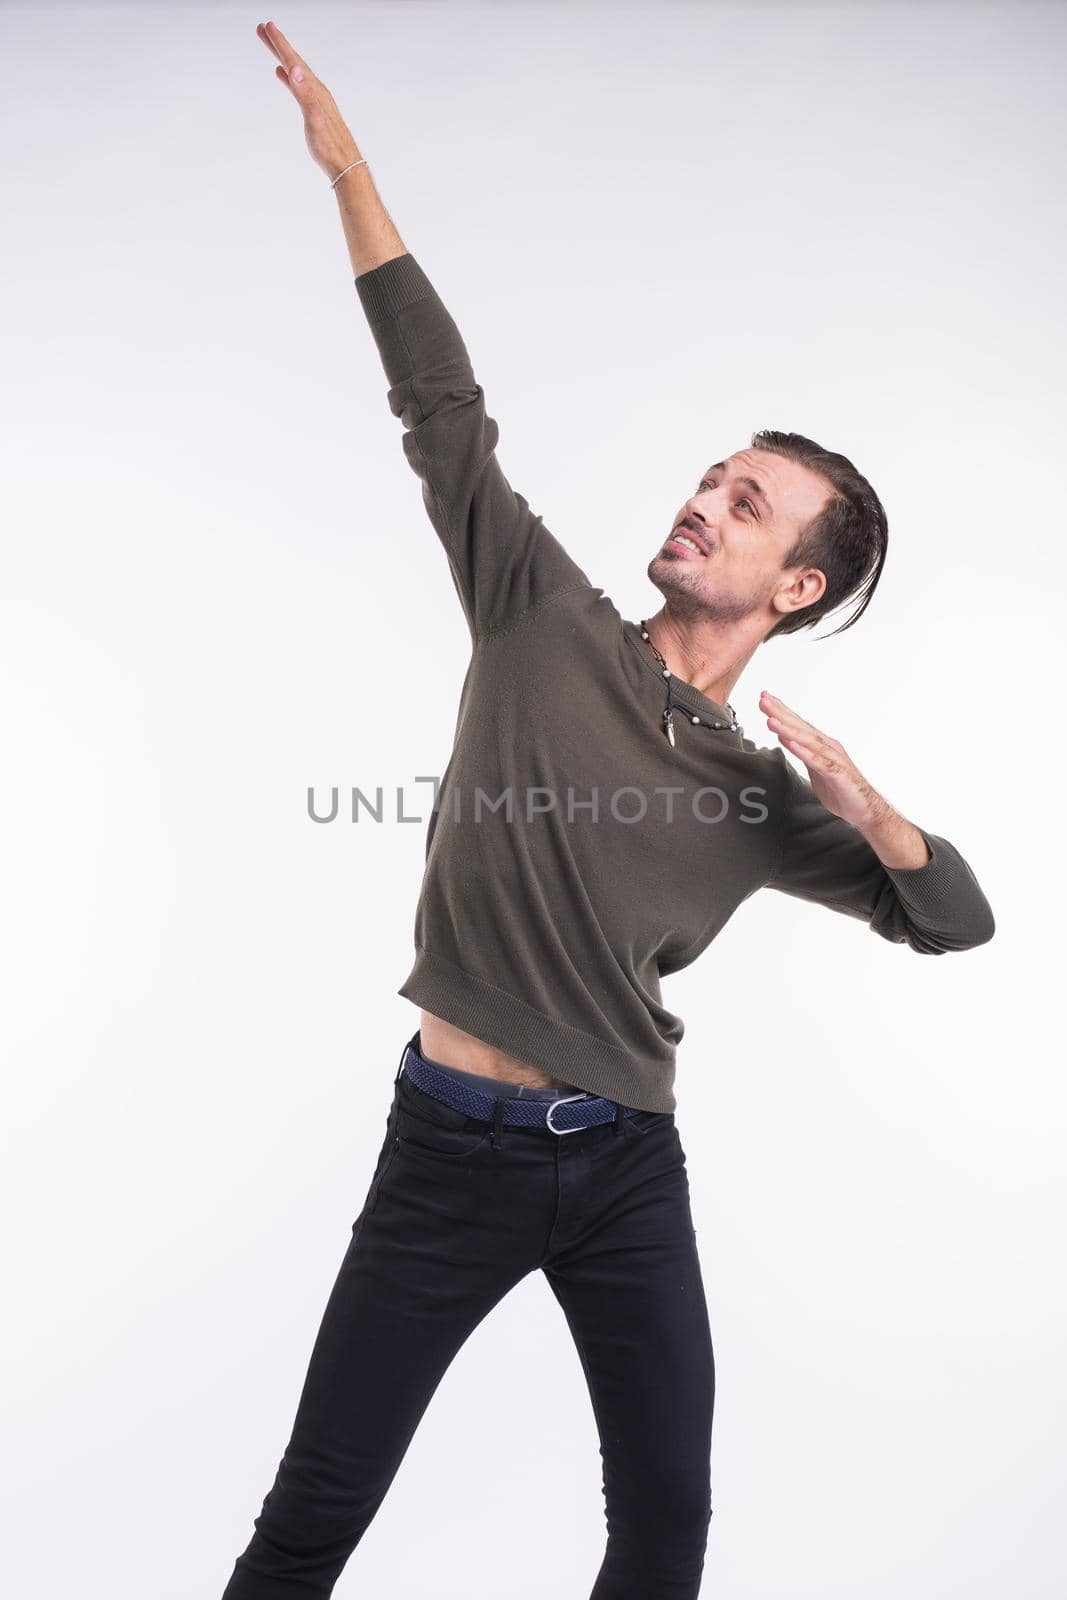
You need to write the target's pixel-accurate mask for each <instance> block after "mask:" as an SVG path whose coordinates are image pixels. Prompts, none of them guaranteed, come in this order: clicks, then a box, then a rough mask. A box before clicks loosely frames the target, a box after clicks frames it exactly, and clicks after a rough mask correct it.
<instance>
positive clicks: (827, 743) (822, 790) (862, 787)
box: [759, 689, 894, 830]
mask: <svg viewBox="0 0 1067 1600" xmlns="http://www.w3.org/2000/svg"><path fill="white" fill-rule="evenodd" d="M759 704H760V710H761V711H762V712H763V714H764V715H765V716H766V718H767V726H768V727H769V728H770V729H771V731H772V733H776V734H777V735H778V738H779V739H780V740H781V742H782V744H783V745H784V746H785V748H786V749H787V750H790V751H792V753H793V755H795V756H797V757H798V758H799V759H800V760H801V761H803V763H804V765H805V766H806V767H807V769H808V777H809V778H810V780H811V786H812V788H813V789H814V791H815V794H816V798H817V799H818V800H819V802H820V804H822V805H824V806H825V807H826V809H827V811H832V812H833V813H834V815H835V816H837V817H842V818H843V819H844V820H845V822H851V823H852V825H853V826H854V827H856V828H860V829H863V830H866V829H868V828H870V827H872V826H873V825H875V824H878V823H881V822H883V821H884V820H885V819H887V818H888V817H889V816H890V815H893V814H894V813H893V807H892V806H890V804H889V802H888V801H887V800H886V799H885V798H884V797H883V796H882V795H880V794H879V793H878V791H877V790H876V789H873V788H872V787H871V785H870V784H869V783H868V782H867V780H866V778H865V777H864V776H863V774H862V773H861V772H860V771H859V769H858V767H857V766H856V764H855V762H854V761H852V760H851V759H850V757H849V755H848V753H847V752H846V750H845V748H844V746H843V745H842V744H841V743H840V741H839V740H837V739H831V738H830V737H829V735H828V734H825V733H820V732H819V729H818V728H816V727H814V726H813V725H812V723H810V722H805V721H804V718H803V717H800V716H798V715H797V713H796V712H795V711H793V710H791V709H790V707H789V706H787V705H786V704H785V702H784V700H779V699H778V697H777V696H776V695H773V694H770V693H769V692H768V691H767V690H766V689H764V691H763V693H762V694H761V695H760V698H759Z"/></svg>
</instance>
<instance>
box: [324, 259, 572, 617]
mask: <svg viewBox="0 0 1067 1600" xmlns="http://www.w3.org/2000/svg"><path fill="white" fill-rule="evenodd" d="M354 281H355V286H356V292H357V293H358V295H359V299H360V302H361V304H362V306H363V310H364V311H365V313H366V316H367V321H368V323H369V325H370V331H371V333H372V335H373V336H374V340H375V343H376V344H377V346H378V352H379V355H380V356H381V360H382V365H383V367H384V369H385V375H386V378H387V379H388V382H389V385H390V388H389V391H388V401H389V409H390V410H391V411H392V413H393V415H394V416H395V417H398V418H399V419H400V420H401V422H402V423H403V424H404V430H405V431H404V436H403V448H404V454H405V456H406V458H407V461H408V464H409V466H410V467H411V468H412V470H413V471H414V472H415V473H416V475H417V476H418V477H419V479H420V480H421V482H422V498H423V503H424V505H425V507H426V511H427V513H428V515H429V518H430V522H431V524H432V525H433V527H434V529H435V531H436V533H437V535H438V537H439V538H440V540H441V543H442V544H443V546H444V549H445V553H446V555H447V557H448V563H449V567H450V569H451V573H452V580H453V582H454V584H455V587H456V591H457V593H458V595H459V599H460V603H461V605H462V606H463V611H464V615H465V616H466V619H467V624H468V627H469V628H470V633H471V640H472V642H474V643H477V641H479V640H480V639H482V638H484V637H485V635H486V634H488V633H490V632H491V631H493V630H494V629H497V628H500V627H502V626H504V625H505V624H507V623H509V622H512V621H515V620H517V619H518V618H519V617H521V616H522V615H523V614H524V613H525V612H527V611H530V610H531V609H532V608H533V607H535V606H537V605H539V604H540V603H541V601H543V600H545V599H547V598H548V597H549V596H550V595H552V594H554V593H555V592H556V591H557V590H560V589H564V588H574V587H577V586H584V587H586V588H588V587H590V585H589V579H588V578H587V577H586V575H585V573H584V572H583V571H582V570H581V569H580V568H579V567H578V566H577V564H576V563H575V562H574V561H573V560H572V559H571V557H570V556H569V555H568V554H567V552H566V551H565V550H564V549H563V547H562V545H561V544H560V543H559V542H558V540H557V539H556V538H555V537H554V536H553V535H552V534H551V533H550V532H549V531H548V529H547V528H546V527H545V526H544V524H543V522H542V520H541V518H540V517H539V516H537V515H536V514H535V513H534V512H533V511H531V509H530V506H529V504H528V502H527V501H526V500H525V499H524V498H523V496H522V495H521V494H518V493H517V492H516V491H515V490H514V489H512V487H511V485H510V484H509V483H508V480H507V479H506V478H505V476H504V473H503V471H502V470H501V467H500V463H499V462H498V460H497V457H496V446H497V439H498V430H497V425H496V423H495V421H494V420H493V418H492V417H490V416H488V415H487V414H486V409H485V395H484V392H483V390H482V388H481V385H480V384H479V383H478V382H477V381H476V379H475V376H474V373H473V371H472V369H471V363H470V358H469V356H468V354H467V349H466V346H465V345H464V342H463V340H462V338H461V337H460V333H459V329H458V328H457V327H456V324H455V322H454V321H453V319H452V317H451V315H450V314H449V312H448V310H447V309H446V307H445V306H444V304H443V302H442V300H441V298H440V296H439V295H438V294H437V292H436V290H435V289H434V287H433V285H432V284H431V283H430V280H429V279H428V277H427V276H426V274H425V272H423V270H422V268H421V267H420V266H419V264H418V262H417V261H416V260H415V258H414V257H413V256H412V255H411V254H404V255H401V256H394V257H393V259H392V260H391V261H386V262H384V263H383V264H382V265H381V266H379V267H374V268H372V269H371V271H369V272H364V273H361V274H360V275H359V276H358V277H357V278H356V279H355V280H354Z"/></svg>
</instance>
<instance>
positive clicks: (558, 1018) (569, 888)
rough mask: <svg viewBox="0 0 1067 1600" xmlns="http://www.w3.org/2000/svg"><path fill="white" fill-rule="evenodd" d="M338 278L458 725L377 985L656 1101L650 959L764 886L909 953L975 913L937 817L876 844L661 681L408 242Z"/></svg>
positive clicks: (961, 865) (972, 932)
mask: <svg viewBox="0 0 1067 1600" xmlns="http://www.w3.org/2000/svg"><path fill="white" fill-rule="evenodd" d="M355 286H356V290H357V293H358V295H359V299H360V302H361V304H362V306H363V310H364V312H365V313H366V317H367V321H368V324H369V327H370V331H371V333H372V335H373V337H374V340H375V343H376V344H377V347H378V351H379V354H380V356H381V360H382V364H383V366H384V369H385V375H386V377H387V379H388V383H389V385H390V387H389V390H388V401H389V408H390V410H391V411H392V413H393V415H394V416H396V417H398V418H399V419H400V420H401V422H402V423H403V426H404V430H405V431H404V434H403V448H404V454H405V456H406V457H407V460H408V464H409V465H410V467H411V468H412V470H413V471H414V472H415V473H416V474H417V475H418V477H419V479H420V480H421V482H422V496H423V501H424V504H425V507H426V511H427V513H428V515H429V519H430V522H431V523H432V525H433V527H434V529H435V530H436V533H437V535H438V537H439V539H440V541H441V543H442V545H443V546H444V551H445V555H446V557H447V559H448V564H449V569H450V571H451V575H452V580H453V583H454V584H455V588H456V591H457V593H458V596H459V600H460V604H461V605H462V607H463V611H464V614H465V616H466V619H467V623H468V626H469V629H470V637H471V656H470V662H469V665H468V667H467V671H466V676H465V678H464V682H463V686H462V691H461V695H460V703H459V715H458V720H457V725H456V735H455V743H454V747H453V751H452V755H451V757H450V759H449V762H448V765H447V767H446V769H445V772H444V774H443V776H442V780H441V786H440V790H439V794H438V803H437V806H436V808H435V809H434V811H433V813H432V815H431V818H430V822H429V827H428V833H427V839H426V859H425V870H424V875H423V880H422V889H421V895H420V899H419V904H418V908H417V911H416V917H415V959H414V964H413V965H412V967H411V970H410V972H409V973H408V976H407V977H406V978H405V980H404V982H403V983H402V984H401V986H400V988H399V991H398V992H399V993H400V994H402V995H404V996H405V997H406V998H407V999H409V1000H411V1001H412V1002H413V1003H414V1004H415V1005H416V1006H419V1007H420V1008H425V1009H426V1010H428V1011H431V1012H433V1013H434V1014H435V1015H437V1016H440V1017H443V1018H445V1020H446V1021H448V1022H451V1023H453V1024H455V1025H456V1026H457V1027H459V1028H463V1029H465V1030H466V1031H467V1032H469V1033H472V1034H474V1035H475V1037H477V1038H479V1039H483V1040H485V1041H486V1043H488V1044H491V1045H494V1046H496V1047H497V1048H499V1049H501V1050H505V1051H507V1052H508V1053H509V1054H511V1055H513V1056H516V1057H517V1058H518V1059H520V1060H522V1061H527V1062H530V1063H531V1064H532V1065H534V1066H536V1067H540V1068H542V1069H543V1070H544V1071H545V1072H548V1073H551V1074H553V1075H555V1076H557V1077H560V1078H564V1079H566V1080H567V1081H568V1082H570V1083H574V1084H577V1085H578V1086H579V1087H580V1088H583V1089H587V1090H590V1091H591V1092H593V1093H596V1094H603V1095H607V1096H609V1097H611V1098H612V1099H616V1100H622V1101H624V1102H625V1103H626V1104H628V1105H632V1106H639V1107H641V1108H643V1109H645V1110H649V1111H672V1110H674V1109H675V1105H676V1101H675V1097H674V1091H673V1084H674V1072H675V1051H676V1047H677V1045H678V1043H679V1041H680V1040H681V1038H682V1033H683V1024H682V1021H681V1018H679V1017H677V1016H675V1015H673V1014H672V1013H671V1012H670V1011H669V1010H668V1009H667V1008H666V1007H665V1006H664V1004H663V1001H662V997H661V994H660V979H661V978H662V977H663V976H664V975H666V974H669V973H672V972H678V971H680V970H681V968H683V967H686V966H688V965H689V964H690V963H691V962H693V961H695V960H696V958H697V957H698V956H699V955H700V954H701V952H702V951H704V950H705V949H706V948H707V946H708V945H709V944H710V943H711V941H712V940H713V939H714V938H715V935H716V934H717V933H718V932H719V930H720V929H721V928H722V927H723V925H724V924H725V923H726V922H727V920H728V919H729V918H730V916H732V914H733V913H734V911H736V909H737V907H738V906H739V905H740V904H741V903H742V902H743V901H744V900H747V899H748V897H749V896H750V895H752V894H755V893H756V891H757V890H758V889H763V888H771V889H778V890H781V891H782V892H783V893H785V894H789V895H795V896H797V897H799V898H800V899H803V900H810V901H814V902H817V903H818V904H820V905H823V906H828V907H830V908H831V909H832V910H834V911H840V912H843V913H844V914H845V915H846V916H851V917H855V918H858V919H861V920H862V921H863V922H865V923H866V924H867V925H868V927H869V928H871V929H872V930H873V931H874V932H875V933H877V934H879V935H880V936H881V937H882V938H883V939H886V940H889V941H890V942H892V943H894V944H904V945H907V946H909V947H910V948H911V949H912V950H916V951H920V952H922V953H923V954H927V955H940V954H942V953H943V952H945V951H950V950H967V949H970V948H971V947H973V946H975V945H980V944H982V943H984V942H985V941H986V940H988V939H990V938H991V937H992V935H993V928H994V924H993V916H992V913H991V911H990V908H989V904H988V902H987V900H986V898H985V896H984V895H983V893H982V890H981V889H980V888H979V886H978V884H977V882H976V881H975V878H974V876H973V874H972V872H971V870H970V868H969V866H968V865H967V863H966V861H964V859H963V857H962V856H961V855H960V854H959V852H958V851H957V850H956V849H955V848H954V846H953V845H952V844H950V843H949V841H948V840H947V839H944V838H941V837H939V836H938V835H937V834H933V833H927V832H926V831H925V830H924V829H921V830H920V831H921V832H922V834H923V837H924V838H925V840H926V843H927V845H928V846H929V849H930V852H931V854H930V860H929V861H928V862H927V863H926V865H925V866H923V867H918V868H912V869H909V870H901V869H890V868H886V867H885V866H883V864H882V862H881V861H880V860H879V858H878V856H877V855H876V854H875V852H874V850H873V849H872V847H871V846H870V845H869V844H868V842H867V841H866V839H865V838H864V837H863V836H862V834H861V833H859V831H858V830H857V829H856V828H854V827H852V826H851V824H849V823H847V822H844V821H842V820H841V819H840V818H839V817H837V816H835V815H834V814H833V813H832V812H830V811H828V810H827V809H826V808H824V807H823V806H822V805H821V804H820V802H819V801H818V800H817V799H816V797H815V794H814V791H813V789H812V787H811V784H810V783H809V782H808V781H807V780H806V779H805V778H802V777H801V776H800V775H799V773H798V771H797V770H796V768H795V767H794V766H793V765H792V764H791V763H790V762H789V761H788V760H787V758H786V756H785V754H784V752H783V751H782V750H781V749H780V748H777V747H776V748H773V749H772V748H768V747H757V745H756V744H755V743H754V742H753V741H752V740H751V739H748V738H746V737H745V736H744V733H743V731H740V730H739V731H730V729H729V727H728V726H723V727H716V726H715V724H716V723H723V724H728V723H729V721H730V718H729V715H728V713H727V712H726V711H725V710H724V708H723V707H722V706H719V705H717V704H716V703H715V702H714V701H712V700H710V699H708V698H707V696H705V695H703V694H701V693H699V692H698V691H697V690H696V689H694V688H692V687H690V686H689V685H688V684H685V683H683V682H681V681H680V680H678V679H675V680H674V685H673V692H674V702H675V718H674V724H675V731H676V735H677V744H676V746H675V747H674V748H673V749H672V747H671V745H670V744H669V742H668V741H667V739H666V738H665V737H664V732H663V723H662V713H663V708H664V702H665V684H664V680H663V677H662V676H661V671H660V668H659V666H658V664H657V662H656V660H655V658H654V656H653V655H652V653H651V651H650V649H649V646H648V644H647V643H646V642H645V641H644V640H643V639H642V638H641V630H640V628H639V626H638V625H637V624H636V623H635V622H632V621H629V620H627V619H625V618H623V617H622V616H620V614H619V612H618V611H617V609H616V607H615V606H614V604H613V603H612V601H611V600H610V599H609V598H608V596H607V595H606V594H605V593H604V591H603V590H602V589H599V588H596V587H595V586H594V585H593V584H591V583H590V581H589V579H588V578H587V577H586V574H585V573H584V572H583V571H582V570H581V568H580V567H578V566H577V564H576V563H575V562H574V561H573V560H572V558H571V557H570V556H569V555H568V553H567V552H566V550H565V549H564V548H563V547H562V545H561V544H560V543H559V541H558V540H557V539H556V538H555V537H554V535H553V534H552V533H550V532H549V530H548V529H547V528H546V527H545V526H544V524H543V522H542V520H541V518H540V516H538V515H537V514H536V513H535V512H533V511H532V510H531V509H530V506H529V503H528V502H527V501H526V500H525V499H524V498H523V496H522V495H521V494H519V493H517V492H516V491H515V490H514V489H512V487H511V485H510V484H509V483H508V481H507V479H506V478H505V476H504V473H503V471H502V469H501V467H500V464H499V462H498V460H497V457H496V454H495V451H496V445H497V439H498V431H497V425H496V423H495V421H494V420H493V419H492V418H491V417H490V416H488V415H487V413H486V409H485V400H484V393H483V391H482V388H481V386H480V385H479V384H478V383H477V382H476V380H475V377H474V373H473V371H472V369H471V363H470V359H469V357H468V354H467V350H466V347H465V345H464V343H463V340H462V338H461V337H460V334H459V331H458V329H457V327H456V324H455V322H454V321H453V319H452V317H451V315H450V314H449V312H448V311H447V309H446V308H445V306H444V304H443V303H442V301H441V299H440V297H439V295H438V294H437V293H436V291H435V290H434V288H433V286H432V284H431V283H430V281H429V279H428V278H427V276H426V274H425V273H424V272H423V270H422V268H421V267H420V266H419V264H418V263H417V261H416V260H415V259H414V257H413V256H412V255H411V254H410V253H409V254H405V255H401V256H397V257H394V259H393V260H391V261H387V262H385V263H384V264H383V265H382V266H379V267H376V268H374V269H373V270H372V271H369V272H365V273H361V274H360V275H359V276H358V277H357V278H356V279H355Z"/></svg>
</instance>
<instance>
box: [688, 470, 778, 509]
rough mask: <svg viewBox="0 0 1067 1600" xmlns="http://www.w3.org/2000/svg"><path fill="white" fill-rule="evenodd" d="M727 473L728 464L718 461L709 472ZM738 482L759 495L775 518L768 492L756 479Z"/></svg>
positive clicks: (745, 479)
mask: <svg viewBox="0 0 1067 1600" xmlns="http://www.w3.org/2000/svg"><path fill="white" fill-rule="evenodd" d="M725 471H726V462H725V461H716V463H715V465H714V466H713V467H709V468H708V472H725ZM708 472H705V474H704V476H705V478H706V477H707V475H708ZM737 482H738V483H742V484H744V486H745V488H746V489H751V490H752V493H753V494H758V495H759V497H760V499H761V500H762V501H763V504H764V505H765V506H766V507H767V510H768V512H769V514H770V515H771V516H772V517H773V516H774V507H773V506H772V505H771V502H770V501H769V500H768V499H767V494H766V491H765V490H764V489H763V487H762V485H761V484H758V483H757V482H756V480H755V478H738V479H737Z"/></svg>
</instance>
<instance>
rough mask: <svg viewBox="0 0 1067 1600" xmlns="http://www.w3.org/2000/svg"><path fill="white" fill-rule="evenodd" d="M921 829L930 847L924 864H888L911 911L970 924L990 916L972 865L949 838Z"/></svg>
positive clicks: (894, 881)
mask: <svg viewBox="0 0 1067 1600" xmlns="http://www.w3.org/2000/svg"><path fill="white" fill-rule="evenodd" d="M919 832H920V833H921V834H922V836H923V838H924V839H925V840H926V843H927V845H928V847H929V850H930V859H929V861H927V862H926V863H925V865H923V866H921V867H886V868H885V872H886V874H887V875H888V876H889V878H891V879H892V882H893V887H894V888H895V889H896V891H897V893H898V894H899V896H900V899H901V902H902V904H903V905H904V907H905V909H906V910H907V911H909V912H910V911H913V912H915V913H916V914H917V915H919V916H922V917H925V918H929V919H930V920H933V921H937V922H939V923H940V922H946V921H953V922H956V921H958V922H960V923H961V924H963V925H965V926H967V927H970V926H971V925H972V924H976V925H979V926H980V925H982V924H983V923H985V922H986V921H987V920H989V918H990V911H989V904H988V901H987V900H986V897H985V895H984V894H983V893H982V890H981V889H980V887H979V885H978V880H977V879H976V877H975V876H974V873H973V872H972V871H971V869H970V867H969V866H968V865H967V863H966V861H964V859H963V857H962V856H961V855H960V853H959V851H958V850H957V849H956V848H955V846H954V845H952V844H950V843H949V841H948V840H947V839H942V838H941V837H940V836H939V835H938V834H936V833H927V831H926V829H925V828H919Z"/></svg>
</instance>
